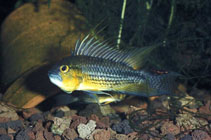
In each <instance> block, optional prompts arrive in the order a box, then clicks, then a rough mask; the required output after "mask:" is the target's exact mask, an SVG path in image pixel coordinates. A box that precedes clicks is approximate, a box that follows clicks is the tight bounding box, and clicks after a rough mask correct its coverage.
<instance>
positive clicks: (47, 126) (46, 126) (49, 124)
mask: <svg viewBox="0 0 211 140" xmlns="http://www.w3.org/2000/svg"><path fill="white" fill-rule="evenodd" d="M52 123H53V122H52V121H47V123H46V124H45V129H49V128H50V127H51V125H52Z"/></svg>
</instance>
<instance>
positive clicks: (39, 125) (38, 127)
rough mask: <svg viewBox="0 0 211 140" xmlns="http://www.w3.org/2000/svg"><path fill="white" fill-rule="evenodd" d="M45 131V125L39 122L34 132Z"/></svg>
mask: <svg viewBox="0 0 211 140" xmlns="http://www.w3.org/2000/svg"><path fill="white" fill-rule="evenodd" d="M43 130H44V127H43V124H42V121H38V122H37V123H36V124H35V126H34V128H33V131H34V132H37V131H43Z"/></svg>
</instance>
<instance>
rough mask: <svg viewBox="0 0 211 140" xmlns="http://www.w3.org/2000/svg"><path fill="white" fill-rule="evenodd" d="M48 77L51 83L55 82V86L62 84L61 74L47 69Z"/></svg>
mask: <svg viewBox="0 0 211 140" xmlns="http://www.w3.org/2000/svg"><path fill="white" fill-rule="evenodd" d="M48 77H49V79H50V81H51V82H52V83H53V84H55V85H57V86H59V87H61V86H62V78H61V76H60V75H59V74H56V73H55V72H53V71H49V72H48Z"/></svg>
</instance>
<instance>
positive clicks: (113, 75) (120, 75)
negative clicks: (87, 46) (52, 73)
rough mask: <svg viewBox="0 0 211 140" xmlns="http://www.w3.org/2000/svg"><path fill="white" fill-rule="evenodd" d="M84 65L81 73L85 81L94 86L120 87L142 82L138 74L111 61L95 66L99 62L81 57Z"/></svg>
mask: <svg viewBox="0 0 211 140" xmlns="http://www.w3.org/2000/svg"><path fill="white" fill-rule="evenodd" d="M81 59H82V61H83V62H84V65H83V67H82V73H83V74H85V75H87V79H88V80H90V81H91V82H93V83H95V84H104V85H105V86H106V85H107V86H108V87H112V86H120V85H124V84H129V83H136V82H140V81H143V79H140V78H139V77H140V74H139V73H138V72H137V71H135V70H132V69H131V68H129V67H127V66H124V65H123V64H117V63H115V62H112V61H108V62H105V61H104V63H99V64H98V65H92V64H90V63H93V64H96V63H97V62H98V61H99V60H97V59H98V58H96V59H93V58H92V59H91V60H90V59H89V57H85V56H84V57H81Z"/></svg>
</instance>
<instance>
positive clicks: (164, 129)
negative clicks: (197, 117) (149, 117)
mask: <svg viewBox="0 0 211 140" xmlns="http://www.w3.org/2000/svg"><path fill="white" fill-rule="evenodd" d="M161 133H162V135H166V134H169V133H170V134H173V135H177V134H179V133H180V129H179V127H178V126H176V125H174V124H173V122H172V121H167V122H164V124H163V125H162V126H161Z"/></svg>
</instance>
